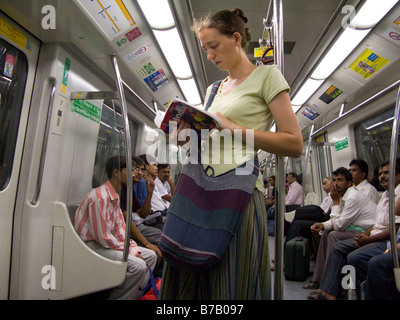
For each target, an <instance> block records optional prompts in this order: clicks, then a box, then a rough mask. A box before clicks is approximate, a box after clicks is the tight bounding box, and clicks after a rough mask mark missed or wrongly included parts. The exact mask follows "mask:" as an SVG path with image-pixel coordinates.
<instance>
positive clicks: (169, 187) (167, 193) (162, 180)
mask: <svg viewBox="0 0 400 320" xmlns="http://www.w3.org/2000/svg"><path fill="white" fill-rule="evenodd" d="M170 173H171V166H170V165H169V164H168V163H159V164H158V165H157V177H156V179H155V180H154V182H155V184H156V187H157V189H158V191H159V192H160V194H162V196H161V198H163V200H164V201H168V203H169V202H171V200H172V197H173V195H174V193H175V184H174V181H173V180H172V177H171V174H170Z"/></svg>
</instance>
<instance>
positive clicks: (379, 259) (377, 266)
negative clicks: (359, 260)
mask: <svg viewBox="0 0 400 320" xmlns="http://www.w3.org/2000/svg"><path fill="white" fill-rule="evenodd" d="M399 240H400V239H399V238H398V240H397V251H399V250H400V243H399ZM398 257H399V261H400V254H398ZM393 269H394V263H393V256H392V253H391V248H389V250H388V252H385V253H383V254H380V255H377V256H375V257H373V258H371V260H369V262H368V270H367V279H366V281H365V284H364V288H365V300H400V292H399V290H397V287H396V282H395V278H394V273H393Z"/></svg>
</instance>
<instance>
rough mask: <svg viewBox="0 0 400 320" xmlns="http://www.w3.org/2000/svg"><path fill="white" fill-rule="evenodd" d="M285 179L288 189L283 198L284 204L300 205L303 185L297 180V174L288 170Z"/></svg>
mask: <svg viewBox="0 0 400 320" xmlns="http://www.w3.org/2000/svg"><path fill="white" fill-rule="evenodd" d="M286 181H287V183H288V184H289V189H288V192H287V195H286V198H285V205H287V206H290V205H298V206H301V205H302V204H303V186H302V185H301V184H300V183H298V182H297V174H296V173H294V172H290V173H289V174H288V175H287V178H286ZM288 211H291V210H288Z"/></svg>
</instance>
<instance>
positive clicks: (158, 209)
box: [140, 155, 170, 216]
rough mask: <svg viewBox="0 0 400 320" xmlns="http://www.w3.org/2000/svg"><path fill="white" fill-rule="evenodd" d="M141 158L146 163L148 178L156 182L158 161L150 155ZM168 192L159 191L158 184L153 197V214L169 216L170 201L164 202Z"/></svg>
mask: <svg viewBox="0 0 400 320" xmlns="http://www.w3.org/2000/svg"><path fill="white" fill-rule="evenodd" d="M140 158H141V159H142V160H143V161H144V163H145V168H146V176H148V177H149V178H151V179H153V180H154V181H155V180H156V178H157V177H158V168H157V165H156V159H154V158H153V157H151V156H149V155H147V156H146V155H141V156H140ZM165 193H166V191H165V190H164V191H161V192H160V190H159V189H158V186H157V184H156V185H155V188H154V192H153V195H152V197H151V211H152V212H153V213H156V214H157V213H158V214H159V215H161V216H165V215H166V214H167V210H168V208H169V203H170V202H169V201H167V200H164V199H163V196H165Z"/></svg>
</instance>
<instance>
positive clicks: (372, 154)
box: [354, 108, 400, 175]
mask: <svg viewBox="0 0 400 320" xmlns="http://www.w3.org/2000/svg"><path fill="white" fill-rule="evenodd" d="M393 119H394V108H392V109H390V110H387V111H385V112H383V113H380V114H378V115H376V116H374V117H372V118H369V119H367V120H365V121H363V122H361V123H358V124H357V125H356V126H355V127H354V130H355V137H356V146H357V155H358V156H359V157H360V158H361V159H364V160H365V161H367V163H368V165H369V167H370V168H371V169H370V172H371V175H372V174H373V169H375V168H377V167H378V166H379V164H380V163H382V162H383V161H384V160H387V159H389V155H390V144H391V139H392V127H393ZM399 142H400V141H399ZM397 156H400V146H399V147H398V148H397Z"/></svg>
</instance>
